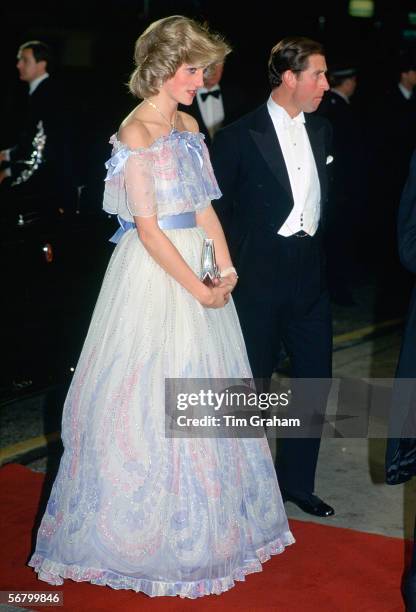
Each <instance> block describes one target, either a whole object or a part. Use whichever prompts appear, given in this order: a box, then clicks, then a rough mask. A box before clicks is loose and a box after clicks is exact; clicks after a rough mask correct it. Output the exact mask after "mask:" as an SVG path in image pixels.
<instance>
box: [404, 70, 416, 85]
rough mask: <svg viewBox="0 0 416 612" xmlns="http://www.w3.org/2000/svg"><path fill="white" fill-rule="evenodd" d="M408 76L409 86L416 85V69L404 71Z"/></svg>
mask: <svg viewBox="0 0 416 612" xmlns="http://www.w3.org/2000/svg"><path fill="white" fill-rule="evenodd" d="M404 74H405V77H406V82H407V85H408V86H409V87H415V86H416V70H408V71H407V72H405V73H404Z"/></svg>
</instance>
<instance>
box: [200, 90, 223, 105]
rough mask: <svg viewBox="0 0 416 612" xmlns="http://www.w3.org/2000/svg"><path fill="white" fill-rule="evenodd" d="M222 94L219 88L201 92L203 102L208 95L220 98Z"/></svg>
mask: <svg viewBox="0 0 416 612" xmlns="http://www.w3.org/2000/svg"><path fill="white" fill-rule="evenodd" d="M220 95H221V91H220V90H219V89H214V91H207V92H206V93H201V100H202V102H205V100H206V99H207V98H208V96H214V98H217V100H218V98H219V97H220Z"/></svg>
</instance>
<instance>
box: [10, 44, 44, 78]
mask: <svg viewBox="0 0 416 612" xmlns="http://www.w3.org/2000/svg"><path fill="white" fill-rule="evenodd" d="M16 67H17V69H18V71H19V76H20V79H21V80H22V81H26V82H27V83H30V82H31V81H34V80H35V79H37V78H38V77H40V76H42V74H45V72H46V62H45V61H44V60H42V61H40V62H37V61H36V60H35V58H34V55H33V50H32V49H22V50H21V51H19V54H18V56H17V64H16Z"/></svg>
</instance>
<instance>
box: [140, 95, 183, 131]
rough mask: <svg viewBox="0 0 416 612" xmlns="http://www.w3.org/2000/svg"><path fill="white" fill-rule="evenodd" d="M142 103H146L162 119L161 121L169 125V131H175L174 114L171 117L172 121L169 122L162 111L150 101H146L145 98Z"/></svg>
mask: <svg viewBox="0 0 416 612" xmlns="http://www.w3.org/2000/svg"><path fill="white" fill-rule="evenodd" d="M144 102H147V103H148V104H149V105H150V106H151V107H152V108H154V109H155V111H157V112H158V113H159V115H160V116H161V117H163V119H164V120H165V121H166V122H167V123H168V124H169V125H170V127H171V129H172V130H174V129H175V124H176V112H175V115H174V117H173V121H169V119H168V118H167V117H166V115H164V114H163V113H162V111H161V110H160V109H159V108H158V107H157V106H156V104H155V103H154V102H151V101H150V100H148V99H147V98H144Z"/></svg>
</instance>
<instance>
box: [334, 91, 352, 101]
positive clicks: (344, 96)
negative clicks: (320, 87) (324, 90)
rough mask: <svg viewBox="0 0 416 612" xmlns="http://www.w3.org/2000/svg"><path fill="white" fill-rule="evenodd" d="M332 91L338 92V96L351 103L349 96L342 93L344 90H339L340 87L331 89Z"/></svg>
mask: <svg viewBox="0 0 416 612" xmlns="http://www.w3.org/2000/svg"><path fill="white" fill-rule="evenodd" d="M331 92H332V93H334V94H336V95H337V96H339V97H340V98H342V99H343V100H345V102H346V103H347V104H349V103H350V99H349V97H348V96H346V95H345V94H344V93H342V91H338V89H331Z"/></svg>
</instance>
